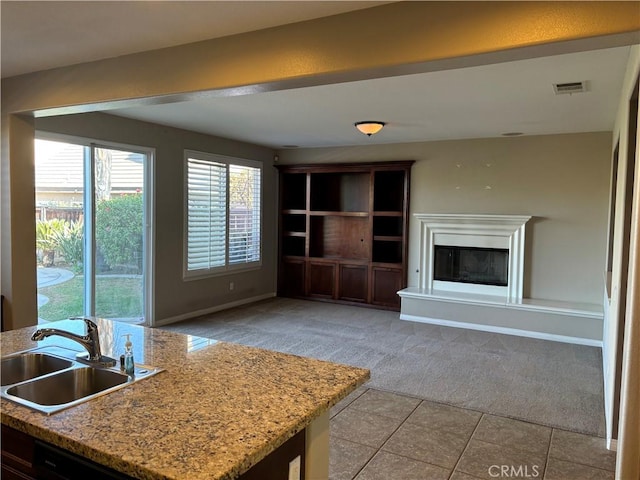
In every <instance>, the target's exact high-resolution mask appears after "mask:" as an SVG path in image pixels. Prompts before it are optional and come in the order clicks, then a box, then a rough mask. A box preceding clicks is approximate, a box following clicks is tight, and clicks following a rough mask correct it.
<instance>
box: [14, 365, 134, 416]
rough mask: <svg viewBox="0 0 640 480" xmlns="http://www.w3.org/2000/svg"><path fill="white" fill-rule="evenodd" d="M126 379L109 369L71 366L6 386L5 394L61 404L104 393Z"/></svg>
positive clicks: (34, 401)
mask: <svg viewBox="0 0 640 480" xmlns="http://www.w3.org/2000/svg"><path fill="white" fill-rule="evenodd" d="M128 381H129V377H128V376H127V375H125V374H122V373H118V372H113V371H111V370H102V369H99V368H91V367H84V368H72V369H71V370H65V371H64V372H60V373H57V374H56V375H49V376H46V377H43V378H40V379H36V380H31V381H30V382H23V383H20V384H18V385H14V386H13V387H10V388H8V389H7V395H9V396H13V397H18V398H22V399H24V400H27V401H28V402H32V403H35V404H38V405H45V406H51V405H63V404H65V403H71V402H73V401H76V400H80V399H83V398H85V397H89V396H95V395H96V394H99V393H107V392H108V391H111V389H113V388H114V387H117V386H118V385H122V384H124V383H127V382H128Z"/></svg>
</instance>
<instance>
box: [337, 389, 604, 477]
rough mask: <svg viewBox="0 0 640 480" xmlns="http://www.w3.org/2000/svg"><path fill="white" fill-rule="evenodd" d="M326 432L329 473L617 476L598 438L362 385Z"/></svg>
mask: <svg viewBox="0 0 640 480" xmlns="http://www.w3.org/2000/svg"><path fill="white" fill-rule="evenodd" d="M330 435H331V440H330V480H352V479H355V480H431V479H433V480H440V479H442V480H447V479H450V480H474V479H475V480H477V479H490V480H493V479H496V478H499V479H505V478H526V479H536V478H538V479H545V480H606V479H613V478H614V470H615V452H611V451H608V450H607V449H606V448H605V441H604V439H602V438H599V437H591V436H588V435H583V434H580V433H574V432H569V431H565V430H559V429H556V428H550V427H546V426H542V425H536V424H533V423H527V422H522V421H519V420H513V419H510V418H505V417H500V416H496V415H489V414H484V413H482V412H478V411H474V410H467V409H463V408H457V407H451V406H448V405H444V404H440V403H435V402H430V401H426V400H422V399H420V398H415V397H410V396H406V395H399V394H396V393H390V392H385V391H381V390H375V389H369V388H365V387H361V388H360V389H358V390H356V391H355V392H353V393H352V394H351V395H350V396H349V397H347V398H345V399H344V400H343V401H342V402H340V403H339V404H337V405H336V406H335V407H334V408H333V409H332V411H331V421H330Z"/></svg>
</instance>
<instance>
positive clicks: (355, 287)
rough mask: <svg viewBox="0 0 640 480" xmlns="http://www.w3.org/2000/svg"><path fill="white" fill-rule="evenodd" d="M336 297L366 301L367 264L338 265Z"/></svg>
mask: <svg viewBox="0 0 640 480" xmlns="http://www.w3.org/2000/svg"><path fill="white" fill-rule="evenodd" d="M339 268H340V287H339V294H338V298H340V300H346V301H349V302H366V301H367V300H368V292H369V282H368V277H369V272H368V270H369V268H368V267H367V265H340V267H339Z"/></svg>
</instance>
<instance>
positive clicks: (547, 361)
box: [162, 298, 604, 436]
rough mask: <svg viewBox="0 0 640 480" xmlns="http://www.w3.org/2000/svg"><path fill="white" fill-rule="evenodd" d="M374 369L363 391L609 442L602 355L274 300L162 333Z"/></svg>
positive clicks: (379, 313)
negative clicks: (407, 397)
mask: <svg viewBox="0 0 640 480" xmlns="http://www.w3.org/2000/svg"><path fill="white" fill-rule="evenodd" d="M162 328H164V329H166V330H172V331H177V332H181V333H186V334H189V335H197V336H202V337H207V338H214V339H216V340H221V341H226V342H235V343H240V344H244V345H250V346H255V347H259V348H265V349H269V350H276V351H280V352H285V353H292V354H295V355H301V356H305V357H312V358H317V359H321V360H329V361H332V362H338V363H344V364H348V365H354V366H358V367H365V368H368V369H370V370H371V380H370V381H369V382H368V384H367V386H368V387H370V388H377V389H381V390H388V391H392V392H397V393H404V394H408V395H414V396H417V397H420V398H423V399H426V400H432V401H436V402H441V403H446V404H449V405H455V406H460V407H465V408H470V409H475V410H479V411H482V412H485V413H491V414H496V415H502V416H507V417H511V418H516V419H520V420H525V421H529V422H532V423H537V424H541V425H547V426H551V427H557V428H562V429H566V430H572V431H576V432H581V433H586V434H590V435H599V436H603V435H604V407H603V390H602V355H601V351H600V349H599V348H596V347H588V346H582V345H572V344H566V343H558V342H551V341H546V340H537V339H531V338H524V337H517V336H511V335H502V334H494V333H487V332H479V331H475V330H466V329H461V328H451V327H441V326H437V325H428V324H422V323H415V322H408V321H403V320H400V319H399V314H398V312H390V311H385V310H376V309H370V308H361V307H352V306H345V305H338V304H331V303H322V302H311V301H306V300H296V299H288V298H274V299H270V300H265V301H262V302H258V303H254V304H251V305H247V306H244V307H238V308H234V309H231V310H226V311H223V312H219V313H216V314H212V315H207V316H203V317H199V318H196V319H193V320H187V321H184V322H180V323H177V324H173V325H168V326H165V327H162Z"/></svg>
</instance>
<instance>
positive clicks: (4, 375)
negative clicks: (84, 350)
mask: <svg viewBox="0 0 640 480" xmlns="http://www.w3.org/2000/svg"><path fill="white" fill-rule="evenodd" d="M1 365H2V367H1V368H2V369H1V371H0V381H1V385H2V386H4V385H11V384H14V383H19V382H24V381H25V380H31V379H32V378H35V377H41V376H42V375H47V374H48V373H53V372H57V371H59V370H64V369H65V368H69V367H71V366H72V365H73V362H71V361H69V360H65V359H63V358H58V357H53V356H51V355H47V354H44V353H23V354H19V355H15V356H12V357H8V358H3V359H2V364H1Z"/></svg>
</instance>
